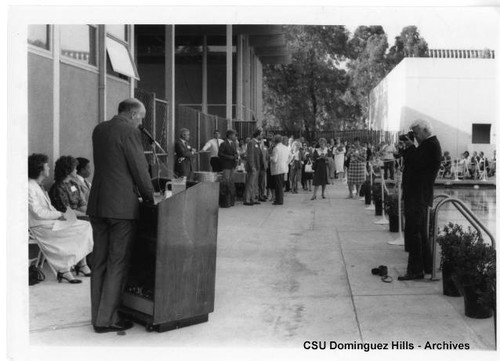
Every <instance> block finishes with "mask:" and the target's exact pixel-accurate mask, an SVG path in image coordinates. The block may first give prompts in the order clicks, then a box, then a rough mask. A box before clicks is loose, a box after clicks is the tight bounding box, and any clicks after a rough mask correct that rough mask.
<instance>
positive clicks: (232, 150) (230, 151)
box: [219, 139, 238, 169]
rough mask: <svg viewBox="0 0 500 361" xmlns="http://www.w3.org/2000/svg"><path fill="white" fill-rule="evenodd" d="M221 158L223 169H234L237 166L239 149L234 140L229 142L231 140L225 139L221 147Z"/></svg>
mask: <svg viewBox="0 0 500 361" xmlns="http://www.w3.org/2000/svg"><path fill="white" fill-rule="evenodd" d="M219 159H220V165H221V168H222V169H233V168H236V165H237V164H238V160H237V159H238V151H237V150H236V144H235V143H234V142H232V143H231V142H229V140H227V139H226V140H224V142H223V143H222V144H221V145H220V147H219Z"/></svg>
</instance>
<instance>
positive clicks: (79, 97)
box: [60, 64, 98, 162]
mask: <svg viewBox="0 0 500 361" xmlns="http://www.w3.org/2000/svg"><path fill="white" fill-rule="evenodd" d="M97 89H98V74H97V73H94V72H91V71H88V70H85V69H82V68H78V67H75V66H72V65H67V64H61V111H60V114H61V123H60V147H61V148H60V154H61V155H71V156H74V157H85V158H88V159H90V160H91V162H93V160H92V159H93V158H92V130H93V129H94V127H95V126H96V125H97V122H98V92H97Z"/></svg>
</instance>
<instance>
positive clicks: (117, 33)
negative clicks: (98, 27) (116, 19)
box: [106, 25, 128, 42]
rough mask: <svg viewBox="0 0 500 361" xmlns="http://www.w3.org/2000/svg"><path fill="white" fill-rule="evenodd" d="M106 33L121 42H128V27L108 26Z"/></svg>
mask: <svg viewBox="0 0 500 361" xmlns="http://www.w3.org/2000/svg"><path fill="white" fill-rule="evenodd" d="M106 31H107V32H108V34H110V35H113V36H114V37H115V38H117V39H119V40H121V41H124V42H127V41H128V36H127V26H126V25H106Z"/></svg>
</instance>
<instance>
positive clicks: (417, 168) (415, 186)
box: [402, 136, 442, 206]
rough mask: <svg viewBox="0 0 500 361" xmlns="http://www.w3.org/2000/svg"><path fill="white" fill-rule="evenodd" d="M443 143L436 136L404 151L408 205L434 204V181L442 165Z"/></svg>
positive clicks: (404, 185) (404, 175)
mask: <svg viewBox="0 0 500 361" xmlns="http://www.w3.org/2000/svg"><path fill="white" fill-rule="evenodd" d="M441 156H442V154H441V145H440V144H439V141H438V140H437V138H436V137H435V136H431V137H429V138H427V139H426V140H424V141H423V142H422V143H421V144H420V145H419V146H418V148H415V147H414V146H411V147H409V148H408V149H406V150H405V151H404V152H403V159H404V167H405V170H404V172H403V182H402V188H403V199H404V201H405V205H407V206H432V200H433V197H434V181H435V180H436V177H437V174H438V171H439V167H440V166H441Z"/></svg>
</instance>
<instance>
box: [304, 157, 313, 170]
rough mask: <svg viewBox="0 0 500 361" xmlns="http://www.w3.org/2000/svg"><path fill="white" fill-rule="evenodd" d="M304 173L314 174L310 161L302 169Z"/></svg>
mask: <svg viewBox="0 0 500 361" xmlns="http://www.w3.org/2000/svg"><path fill="white" fill-rule="evenodd" d="M304 172H306V173H313V172H314V170H313V166H312V163H311V161H310V160H309V161H308V162H307V163H306V167H305V168H304Z"/></svg>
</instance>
